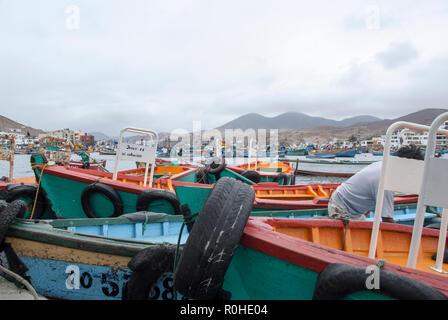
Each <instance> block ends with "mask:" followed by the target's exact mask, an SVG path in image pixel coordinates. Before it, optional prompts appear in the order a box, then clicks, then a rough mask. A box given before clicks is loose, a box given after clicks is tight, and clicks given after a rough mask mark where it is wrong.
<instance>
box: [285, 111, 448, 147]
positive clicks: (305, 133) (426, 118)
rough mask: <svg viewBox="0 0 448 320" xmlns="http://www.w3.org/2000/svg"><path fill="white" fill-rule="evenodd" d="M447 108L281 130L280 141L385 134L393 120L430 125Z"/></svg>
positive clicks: (314, 140) (329, 139)
mask: <svg viewBox="0 0 448 320" xmlns="http://www.w3.org/2000/svg"><path fill="white" fill-rule="evenodd" d="M444 112H448V109H423V110H420V111H417V112H414V113H410V114H408V115H405V116H402V117H399V118H395V119H390V120H379V121H374V122H360V123H356V124H353V125H350V126H348V127H342V128H341V127H333V126H320V127H313V128H309V129H303V130H282V131H280V132H279V142H280V143H290V144H291V143H292V144H296V143H299V142H313V143H327V142H330V141H333V139H334V138H336V139H341V140H347V139H348V138H349V137H350V136H351V135H355V136H356V135H362V136H381V135H385V134H386V131H387V128H388V127H389V126H390V125H391V124H392V123H394V122H397V121H406V122H413V123H418V124H423V125H430V124H431V123H432V121H433V120H434V119H435V118H436V117H437V116H439V115H440V114H442V113H444Z"/></svg>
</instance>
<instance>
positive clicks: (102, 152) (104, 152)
mask: <svg viewBox="0 0 448 320" xmlns="http://www.w3.org/2000/svg"><path fill="white" fill-rule="evenodd" d="M99 153H100V155H115V154H117V153H116V151H115V150H112V149H100V151H99Z"/></svg>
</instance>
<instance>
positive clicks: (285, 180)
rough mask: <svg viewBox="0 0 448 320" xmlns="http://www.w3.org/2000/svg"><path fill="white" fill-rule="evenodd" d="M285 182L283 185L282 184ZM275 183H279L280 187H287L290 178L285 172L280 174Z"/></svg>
mask: <svg viewBox="0 0 448 320" xmlns="http://www.w3.org/2000/svg"><path fill="white" fill-rule="evenodd" d="M282 180H283V183H280V182H281V181H282ZM274 182H278V184H279V185H284V186H286V185H287V184H288V176H287V175H286V174H284V173H283V172H280V173H279V174H278V175H277V176H276V177H275V178H274Z"/></svg>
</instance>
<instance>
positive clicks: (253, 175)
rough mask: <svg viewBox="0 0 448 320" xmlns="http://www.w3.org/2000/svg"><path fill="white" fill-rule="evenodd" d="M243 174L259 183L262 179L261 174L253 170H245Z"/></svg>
mask: <svg viewBox="0 0 448 320" xmlns="http://www.w3.org/2000/svg"><path fill="white" fill-rule="evenodd" d="M241 175H242V176H243V177H245V178H247V179H249V180H250V181H252V182H255V183H259V182H260V180H261V177H260V174H259V173H258V172H257V171H253V170H244V171H243V172H242V173H241Z"/></svg>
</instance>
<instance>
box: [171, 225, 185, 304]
mask: <svg viewBox="0 0 448 320" xmlns="http://www.w3.org/2000/svg"><path fill="white" fill-rule="evenodd" d="M184 227H185V222H182V227H181V228H180V232H179V237H178V239H177V246H176V251H175V253H174V266H173V273H175V272H176V268H177V263H178V257H179V247H180V239H181V237H182V232H183V230H184ZM173 300H177V291H176V288H174V283H173Z"/></svg>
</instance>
